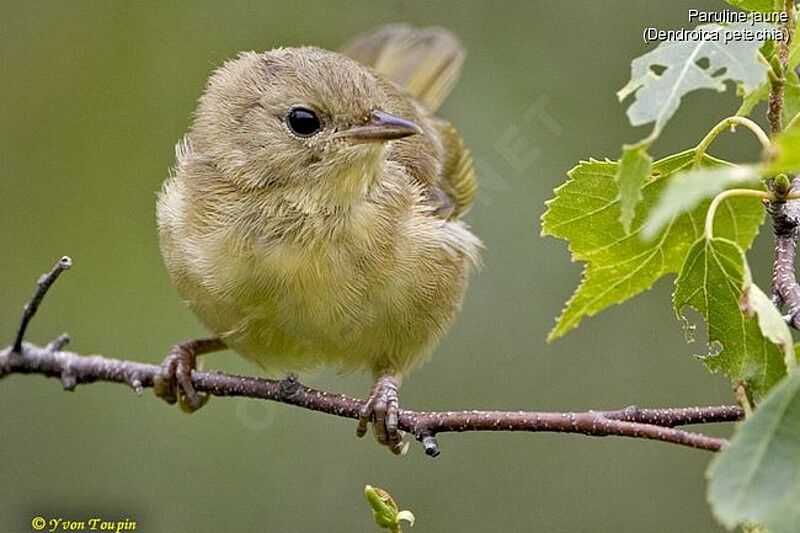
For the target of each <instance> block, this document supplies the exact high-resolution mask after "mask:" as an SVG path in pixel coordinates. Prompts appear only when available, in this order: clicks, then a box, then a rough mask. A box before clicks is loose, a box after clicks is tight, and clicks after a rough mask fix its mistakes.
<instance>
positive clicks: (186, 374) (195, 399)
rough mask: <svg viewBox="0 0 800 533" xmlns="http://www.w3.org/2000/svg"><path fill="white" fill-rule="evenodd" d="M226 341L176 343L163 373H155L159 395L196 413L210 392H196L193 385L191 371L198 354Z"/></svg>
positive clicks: (166, 360)
mask: <svg viewBox="0 0 800 533" xmlns="http://www.w3.org/2000/svg"><path fill="white" fill-rule="evenodd" d="M223 347H224V344H223V343H222V341H221V340H219V339H204V340H197V341H187V342H182V343H180V344H176V345H175V346H173V347H172V349H171V350H170V352H169V354H168V355H167V357H166V358H164V362H163V363H161V372H160V374H159V375H157V376H156V378H155V380H154V383H153V389H154V390H155V393H156V396H158V397H159V398H161V399H162V400H164V401H166V402H167V403H169V404H174V403H176V402H177V403H178V405H179V406H180V408H181V410H182V411H185V412H187V413H193V412H195V411H197V410H198V409H200V408H201V407H203V406H204V405H205V404H206V403H207V402H208V400H209V395H208V394H205V393H202V392H197V390H195V388H194V385H192V371H193V370H194V369H195V365H196V362H197V356H198V355H202V354H204V353H208V352H211V351H215V350H219V349H222V348H223Z"/></svg>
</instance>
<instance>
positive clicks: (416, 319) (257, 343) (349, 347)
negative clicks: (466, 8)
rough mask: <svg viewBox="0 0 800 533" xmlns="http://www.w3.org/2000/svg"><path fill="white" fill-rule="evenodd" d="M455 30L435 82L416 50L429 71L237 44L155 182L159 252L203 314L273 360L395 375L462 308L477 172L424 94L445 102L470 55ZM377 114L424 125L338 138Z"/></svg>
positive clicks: (282, 365)
mask: <svg viewBox="0 0 800 533" xmlns="http://www.w3.org/2000/svg"><path fill="white" fill-rule="evenodd" d="M394 28H395V30H393V31H395V32H406V33H407V32H414V31H420V30H413V29H410V28H408V27H405V26H400V27H394ZM384 31H386V30H384ZM424 31H428V32H430V31H432V30H424ZM435 32H443V30H435ZM445 34H446V33H445ZM446 36H447V39H446V40H447V43H446V44H447V47H446V49H447V50H449V56H448V55H447V54H445V55H446V56H447V57H449V58H450V59H449V60H447V61H444V63H445V66H448V68H444V69H441V68H440V69H439V72H440V73H441V74H440V78H441V79H438V78H437V76H436V73H435V72H430V68H429V67H430V63H429V59H428V60H424V61H423V60H419V61H421V62H419V63H418V69H419V68H422V66H425V68H426V69H428V70H427V71H426V72H427V74H425V75H426V76H427V78H426V79H427V81H426V82H425V83H421V82H419V79H420V78H419V77H417V78H415V77H414V76H413V75H412V74H413V72H414V69H413V68H412V67H413V65H404V66H403V68H402V69H400V71H401V72H402V73H403V75H404V76H405V79H406V82H404V80H403V79H399V78H393V74H392V73H393V72H397V69H394V67H392V68H390V67H389V66H387V65H389V64H392V65H395V66H396V63H392V62H388V63H387V61H388V60H386V61H384V64H383V66H381V62H380V61H377V62H374V66H375V67H376V69H375V70H373V69H372V68H370V66H368V65H365V64H363V63H359V62H358V61H356V60H353V59H350V58H349V57H346V56H345V55H342V54H338V53H334V52H329V51H325V50H321V49H318V48H310V47H308V48H286V49H276V50H273V51H270V52H266V53H254V52H247V53H242V54H240V55H239V57H238V58H236V59H233V60H231V61H229V62H227V63H225V64H224V65H223V66H222V67H221V68H219V69H218V70H217V71H216V72H214V74H213V75H212V76H211V78H210V80H209V82H208V85H207V87H206V90H205V92H204V93H203V95H202V97H201V98H200V101H199V104H198V107H197V111H196V114H195V119H194V122H193V125H192V127H191V130H190V132H189V133H188V134H187V136H186V138H185V139H184V140H183V141H182V142H181V143H180V144H179V145H178V146H177V147H176V156H177V165H176V167H175V170H174V172H173V174H172V176H170V177H169V178H168V179H167V181H166V182H165V184H164V187H163V190H162V192H161V194H160V195H159V199H158V208H157V211H158V229H159V236H160V241H161V249H162V253H163V256H164V261H165V264H166V267H167V270H168V271H169V274H170V276H171V279H172V281H173V283H174V284H175V286H176V287H177V289H178V291H179V293H180V294H181V296H182V297H183V298H184V299H185V301H186V302H187V304H188V305H189V307H190V308H191V309H192V310H193V311H194V312H195V313H196V314H197V316H198V317H199V318H200V320H201V321H202V322H203V323H204V324H205V325H206V326H207V327H208V328H209V329H210V330H211V331H213V332H214V333H215V334H217V335H219V336H221V337H222V339H223V340H224V341H225V343H226V344H227V345H228V346H230V347H231V348H232V349H234V350H235V351H237V352H239V353H240V354H242V355H244V356H245V357H248V358H250V359H252V360H253V361H255V362H257V363H258V364H259V365H261V366H262V367H263V368H265V369H266V370H267V371H269V372H278V371H286V370H292V371H301V370H306V369H310V368H313V367H315V366H318V365H332V366H334V367H337V368H340V369H343V370H351V369H361V368H364V369H369V370H371V371H372V372H373V373H374V374H375V375H376V376H378V375H383V374H391V375H394V376H397V377H400V376H402V375H403V374H405V373H406V372H407V371H408V370H409V369H411V368H412V367H413V366H415V365H416V364H418V363H419V362H421V361H422V360H423V359H424V358H425V356H426V355H427V354H428V353H429V352H430V350H431V348H432V347H433V346H434V345H435V343H436V341H437V340H438V339H439V337H440V336H441V335H442V334H443V333H444V332H445V331H446V329H447V327H448V325H449V324H450V322H451V321H452V319H453V317H454V316H455V314H456V312H457V311H458V309H459V306H460V304H461V301H462V298H463V295H464V291H465V289H466V286H467V278H468V274H469V271H470V268H471V265H473V264H474V263H475V262H476V260H477V258H478V251H479V247H480V242H479V240H478V239H477V238H476V237H475V236H474V235H473V234H472V233H471V232H470V231H469V229H468V227H467V226H466V225H465V224H464V222H462V221H461V220H459V218H458V217H459V216H460V215H461V214H463V213H464V212H465V211H466V209H467V208H468V207H469V205H470V204H471V202H472V199H473V198H474V194H475V190H476V189H475V178H474V172H473V170H472V164H471V158H470V157H469V152H468V151H467V150H466V148H465V147H464V144H463V141H462V140H461V139H460V137H458V134H457V133H456V132H455V129H454V128H452V126H450V125H449V124H448V123H446V122H445V121H443V120H441V119H438V118H435V117H434V116H432V114H431V110H430V109H429V108H428V107H426V105H424V104H423V103H422V101H427V102H428V104H429V106H432V107H435V105H438V103H439V102H440V101H441V100H442V99H443V98H444V95H446V93H447V92H448V91H449V89H450V87H451V86H452V84H453V82H454V81H455V77H456V76H457V74H458V70H459V69H460V65H461V61H462V60H463V52H461V49H460V46H459V45H458V42H457V41H455V40H454V38H453V37H452V36H450V34H446ZM411 37H412V36H409V35H406V36H405V37H404V39H403V40H402V42H403V43H405V44H404V46H409V44H408V42H409V41H408V39H409V38H411ZM412 40H413V39H412ZM378 41H380V39H378ZM431 42H434V44H435V45H436V46H442V44H441V43H440V42H439V41H438V40H436V39H433V40H431V39H430V37H426V39H419V43H421V44H419V43H418V45H417V46H429V47H430V46H431V44H430V43H431ZM370 43H371V44H370V46H372V47H373V48H374V50H380V49H381V47H382V46H386V43H384V44H383V45H381V44H380V43H378V44H375V42H374V41H370ZM350 50H352V51H353V52H352V54H353V55H354V56H355V57H358V51H359V50H363V48H360V47H359V46H358V41H357V42H356V43H354V47H351V49H350ZM456 52H457V53H456ZM374 53H375V54H377V55H378V56H380V52H377V51H376V52H374ZM418 55H419V56H420V57H423V58H425V57H428V58H430V57H440V55H438V54H434V53H433V51H431V50H428V53H420V54H418ZM395 56H396V54H395ZM401 56H405V54H401ZM384 57H386V56H385V55H384ZM453 61H455V62H456V63H453ZM434 70H435V69H434ZM409 72H411V73H412V74H409ZM409 76H410V78H409ZM408 79H416V80H417V81H416V82H415V83H416V84H417V85H414V86H409V85H408V83H407V80H408ZM437 80H438V85H436V83H437ZM431 84H434V85H431ZM414 87H423V89H415V88H414ZM432 87H433V88H432ZM419 91H423V92H419ZM417 98H419V100H417ZM431 102H433V103H434V104H435V105H431ZM298 105H301V106H304V107H308V108H311V109H314V110H316V111H317V112H318V113H319V115H320V117H321V118H322V121H323V129H322V131H320V133H318V134H316V135H314V136H311V137H298V136H297V135H294V134H293V133H292V132H291V131H290V129H289V128H288V127H287V124H286V115H287V112H288V111H289V109H290V108H291V107H292V106H298ZM375 109H380V110H383V111H385V112H388V113H391V114H393V115H396V116H398V117H403V118H404V119H408V120H411V121H413V122H415V123H416V124H418V125H419V126H420V127H421V129H422V133H420V134H417V135H412V136H410V137H406V138H403V139H399V140H393V141H390V142H385V143H384V142H382V143H352V142H350V141H349V140H347V139H343V138H340V137H338V136H337V133H339V132H342V131H346V130H347V129H348V128H351V127H353V126H357V125H359V124H363V123H364V121H365V120H367V118H368V117H369V116H370V113H371V112H372V111H373V110H375Z"/></svg>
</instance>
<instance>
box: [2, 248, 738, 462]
mask: <svg viewBox="0 0 800 533" xmlns="http://www.w3.org/2000/svg"><path fill="white" fill-rule="evenodd" d="M62 261H63V260H62ZM59 264H61V263H59ZM54 271H55V269H54ZM57 276H58V274H52V272H51V274H48V275H47V276H45V278H47V279H50V281H49V282H48V283H43V282H42V283H40V284H39V286H38V288H37V291H36V294H35V295H34V298H33V299H32V301H31V304H34V303H35V304H36V305H31V304H29V305H27V306H26V311H25V316H26V317H27V318H26V320H25V322H24V324H23V325H22V326H21V328H20V331H19V332H18V334H17V338H18V339H20V346H19V349H17V348H16V347H15V346H8V347H6V348H5V349H4V350H2V351H0V378H2V377H4V376H7V375H9V374H12V373H18V374H41V375H43V376H47V377H55V378H58V379H60V380H61V383H62V386H63V387H64V388H65V389H67V390H74V389H75V387H76V386H77V385H79V384H82V383H93V382H95V381H107V382H113V383H125V384H128V385H129V386H131V387H132V388H133V389H134V390H135V391H136V392H137V393H141V392H142V390H143V389H144V388H148V387H152V386H153V383H154V380H155V378H156V376H158V375H159V374H160V372H161V368H160V367H159V366H156V365H150V364H145V363H138V362H135V361H122V360H119V359H112V358H108V357H104V356H100V355H88V356H87V355H80V354H77V353H74V352H67V351H63V350H62V348H63V347H64V346H65V345H66V343H67V341H68V337H66V336H64V335H62V336H60V337H59V338H58V339H56V340H55V341H53V342H51V343H50V344H48V345H47V346H45V347H41V346H37V345H34V344H31V343H29V342H22V336H23V335H24V332H25V327H24V326H25V325H27V322H28V321H30V319H31V318H32V317H33V316H34V314H35V312H36V309H37V307H38V303H39V302H41V300H42V298H43V297H44V295H45V294H46V292H47V289H48V288H49V287H50V285H52V282H53V281H54V280H55V278H56V277H57ZM45 278H43V280H41V281H44V279H45ZM192 384H193V385H194V387H195V389H196V390H198V391H200V392H206V393H208V394H212V395H215V396H241V397H247V398H259V399H264V400H273V401H277V402H282V403H286V404H290V405H295V406H298V407H303V408H305V409H310V410H312V411H319V412H322V413H327V414H331V415H335V416H339V417H343V418H351V419H358V416H359V412H360V411H361V408H362V407H363V405H364V400H361V399H357V398H351V397H349V396H345V395H342V394H331V393H329V392H325V391H320V390H316V389H312V388H310V387H306V386H304V385H302V384H301V383H300V382H299V381H298V380H297V377H296V376H294V375H289V376H287V377H286V378H284V379H282V380H273V379H265V378H253V377H244V376H233V375H228V374H221V373H216V372H199V371H195V372H193V373H192ZM742 414H743V413H742V410H741V408H739V407H737V406H712V407H687V408H679V409H640V408H638V407H628V408H626V409H622V410H618V411H585V412H566V413H561V412H536V411H447V412H417V411H407V410H404V411H401V412H400V417H399V419H400V420H399V427H400V429H401V430H403V431H406V432H408V433H411V434H412V435H413V436H414V437H415V438H416V439H417V440H419V441H420V442H422V444H423V446H424V448H425V452H426V453H427V454H428V455H431V456H436V455H438V454H439V445H438V443H437V441H436V435H437V434H438V433H447V432H462V431H528V432H544V431H549V432H560V433H580V434H583V435H591V436H606V435H617V436H622V437H632V438H643V439H652V440H660V441H663V442H670V443H674V444H680V445H683V446H689V447H692V448H698V449H703V450H710V451H719V450H720V449H722V447H723V446H724V445H725V444H726V442H727V441H726V440H725V439H721V438H716V437H710V436H707V435H702V434H699V433H692V432H688V431H684V430H681V429H675V427H676V426H681V425H687V424H705V423H714V422H732V421H736V420H739V419H740V418H741V417H742Z"/></svg>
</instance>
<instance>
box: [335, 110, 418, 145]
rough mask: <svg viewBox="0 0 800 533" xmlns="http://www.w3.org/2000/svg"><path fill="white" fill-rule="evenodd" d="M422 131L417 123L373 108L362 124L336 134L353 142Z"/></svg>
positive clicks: (377, 139)
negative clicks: (367, 119) (367, 118)
mask: <svg viewBox="0 0 800 533" xmlns="http://www.w3.org/2000/svg"><path fill="white" fill-rule="evenodd" d="M417 133H422V128H420V127H419V125H417V123H415V122H412V121H410V120H406V119H404V118H400V117H396V116H394V115H390V114H389V113H385V112H383V111H379V110H375V111H373V112H372V114H371V115H370V118H369V121H367V123H366V124H364V125H363V126H354V127H352V128H350V129H349V130H346V131H343V132H341V133H339V134H338V135H337V136H338V137H342V138H345V139H350V140H352V141H355V142H382V141H393V140H395V139H402V138H403V137H408V136H409V135H415V134H417Z"/></svg>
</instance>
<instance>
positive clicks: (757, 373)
mask: <svg viewBox="0 0 800 533" xmlns="http://www.w3.org/2000/svg"><path fill="white" fill-rule="evenodd" d="M752 291H753V288H752V282H751V278H750V273H749V270H748V268H747V264H746V263H745V259H744V252H743V251H742V249H741V248H740V247H739V245H738V244H737V243H735V242H733V241H730V240H728V239H723V238H719V237H715V238H713V239H706V238H701V239H699V240H698V241H697V242H696V243H695V244H694V245H693V246H692V249H691V250H690V251H689V254H688V255H687V256H686V262H685V263H684V265H683V268H682V269H681V272H680V274H679V275H678V279H677V280H675V293H674V294H673V298H672V304H673V307H674V309H675V313H676V315H677V316H678V318H679V319H681V320H683V321H684V325H685V326H687V325H688V320H687V319H686V318H685V316H684V314H683V312H684V310H685V309H686V308H693V309H695V310H696V311H697V312H698V313H700V314H701V315H702V316H703V318H704V319H705V321H706V323H707V325H708V352H707V353H706V354H704V355H701V356H699V357H701V358H702V360H703V361H704V362H705V364H706V366H707V367H708V368H709V370H711V371H712V372H718V371H722V372H724V373H725V374H726V375H727V376H728V377H730V378H731V379H740V380H743V381H745V382H746V383H747V384H748V386H749V388H750V390H752V391H754V392H756V393H758V394H766V392H767V391H769V389H770V388H771V387H772V386H773V385H774V384H775V383H777V382H778V381H779V380H780V379H781V378H782V377H783V376H784V375H785V374H786V366H785V363H784V353H783V352H782V351H781V349H780V348H779V347H778V346H776V345H775V344H773V343H772V342H771V341H770V340H769V339H768V338H765V337H764V335H763V334H762V332H761V328H760V327H759V321H758V320H756V319H754V318H753V317H748V316H747V315H745V313H744V312H743V311H742V309H741V307H740V305H741V302H742V295H743V294H745V293H747V294H749V295H752V294H754V293H753V292H752ZM747 303H748V305H750V307H748V309H749V310H752V309H753V307H752V305H751V302H750V301H747ZM765 320H766V319H765Z"/></svg>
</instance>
